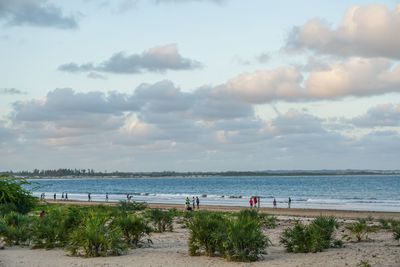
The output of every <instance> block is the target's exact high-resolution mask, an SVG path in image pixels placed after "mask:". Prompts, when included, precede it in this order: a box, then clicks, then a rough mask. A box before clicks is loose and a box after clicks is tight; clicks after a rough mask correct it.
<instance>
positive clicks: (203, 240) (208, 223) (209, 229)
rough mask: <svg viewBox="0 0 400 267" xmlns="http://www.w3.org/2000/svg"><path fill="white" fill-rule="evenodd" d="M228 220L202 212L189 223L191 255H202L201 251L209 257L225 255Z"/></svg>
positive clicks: (215, 214)
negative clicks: (223, 241)
mask: <svg viewBox="0 0 400 267" xmlns="http://www.w3.org/2000/svg"><path fill="white" fill-rule="evenodd" d="M226 223H227V219H226V218H225V217H223V216H222V215H221V214H217V213H212V212H207V211H200V212H196V214H195V215H194V216H193V217H192V218H190V219H189V220H188V222H187V227H188V229H189V254H190V255H191V256H196V255H200V253H201V251H204V252H205V255H207V256H214V255H215V253H217V252H219V253H220V254H223V251H224V248H223V246H222V240H224V237H225V227H226Z"/></svg>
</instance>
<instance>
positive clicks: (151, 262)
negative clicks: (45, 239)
mask: <svg viewBox="0 0 400 267" xmlns="http://www.w3.org/2000/svg"><path fill="white" fill-rule="evenodd" d="M303 219H304V220H306V221H307V220H309V219H308V218H303ZM290 224H291V223H290V222H289V221H288V218H287V217H280V225H279V227H278V228H277V229H273V230H266V234H267V235H268V236H269V237H270V239H271V241H272V243H273V245H272V246H271V247H269V248H267V253H268V254H266V255H263V259H261V260H260V261H258V262H254V263H235V262H227V261H226V260H224V259H223V258H219V257H213V258H210V257H205V256H200V257H191V256H189V255H188V251H187V249H188V246H187V237H188V232H187V230H186V229H183V228H181V226H180V225H177V226H176V228H175V230H174V232H172V233H162V234H153V235H152V237H151V238H152V240H153V243H154V244H153V245H152V246H151V247H149V248H138V249H134V250H129V251H128V253H127V255H123V256H117V257H105V258H80V257H71V256H67V252H66V251H64V250H60V249H55V250H48V251H46V250H43V249H37V250H31V249H29V248H19V247H12V248H9V247H7V248H6V249H5V250H1V251H0V266H7V267H9V266H10V267H11V266H12V267H14V266H15V267H19V266H21V267H28V266H29V267H35V266H49V267H56V266H63V267H69V266H199V267H205V266H304V267H306V266H323V267H333V266H335V267H336V266H337V267H342V266H357V264H358V263H359V262H360V261H361V260H368V261H369V263H370V264H371V265H372V266H379V267H385V266H393V267H399V266H400V246H399V243H398V242H396V241H395V240H393V238H392V234H391V233H389V232H386V231H383V230H382V231H379V232H377V233H371V234H370V235H369V237H370V239H371V240H369V241H364V242H360V243H352V242H345V247H344V248H340V249H329V250H327V251H324V252H320V253H310V254H292V253H287V252H285V251H284V248H283V247H282V246H281V245H280V244H279V235H280V233H281V232H282V231H283V229H285V228H286V227H288V226H290ZM341 230H342V229H339V231H338V233H337V235H338V237H340V236H341V235H342V234H343V233H342V232H341Z"/></svg>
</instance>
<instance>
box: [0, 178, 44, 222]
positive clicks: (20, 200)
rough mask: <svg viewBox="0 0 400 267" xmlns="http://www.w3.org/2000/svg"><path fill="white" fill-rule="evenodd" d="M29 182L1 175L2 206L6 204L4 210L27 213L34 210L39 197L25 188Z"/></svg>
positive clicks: (0, 204)
mask: <svg viewBox="0 0 400 267" xmlns="http://www.w3.org/2000/svg"><path fill="white" fill-rule="evenodd" d="M27 184H29V182H27V181H26V180H24V179H16V178H14V177H12V176H8V175H0V206H3V205H6V206H4V211H2V212H4V213H5V212H10V211H17V212H19V213H23V214H25V213H28V212H29V211H31V210H32V208H33V207H34V206H35V204H36V203H37V199H36V198H35V197H33V196H32V195H31V193H30V192H29V191H28V190H25V189H24V188H23V185H27ZM4 213H3V214H4Z"/></svg>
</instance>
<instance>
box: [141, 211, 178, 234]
mask: <svg viewBox="0 0 400 267" xmlns="http://www.w3.org/2000/svg"><path fill="white" fill-rule="evenodd" d="M146 217H147V218H148V219H149V220H150V222H151V224H152V225H153V227H154V231H155V232H158V233H162V232H165V231H172V230H173V226H172V223H173V219H174V214H173V213H172V212H170V211H164V210H161V209H148V210H146Z"/></svg>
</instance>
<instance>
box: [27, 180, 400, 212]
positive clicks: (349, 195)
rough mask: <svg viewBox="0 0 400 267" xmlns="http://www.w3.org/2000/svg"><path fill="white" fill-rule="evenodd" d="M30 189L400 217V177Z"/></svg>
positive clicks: (76, 196) (49, 183)
mask: <svg viewBox="0 0 400 267" xmlns="http://www.w3.org/2000/svg"><path fill="white" fill-rule="evenodd" d="M30 181H31V182H32V184H31V185H29V186H28V187H27V188H28V189H29V190H31V191H32V192H33V193H34V195H36V196H39V195H40V194H41V193H45V194H46V198H47V199H52V198H53V195H54V193H56V194H57V199H60V198H61V194H62V193H63V192H67V193H68V198H69V199H70V200H84V201H86V200H87V199H88V196H87V195H88V193H91V197H92V201H105V194H106V193H108V194H109V201H119V200H124V199H126V195H127V194H130V195H131V196H132V200H135V201H145V202H148V203H170V204H182V205H184V203H185V198H186V197H189V198H190V199H192V197H193V196H199V198H200V203H201V204H207V205H227V206H248V205H249V198H250V197H251V196H260V197H261V206H262V207H272V201H273V199H274V198H276V200H277V204H278V207H287V202H288V198H289V197H290V198H291V199H292V205H291V206H292V208H317V209H341V210H370V211H398V212H400V175H344V176H338V175H327V176H322V175H321V176H276V177H274V176H264V177H260V176H234V177H215V176H212V177H162V178H64V179H59V178H57V179H32V180H30Z"/></svg>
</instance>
